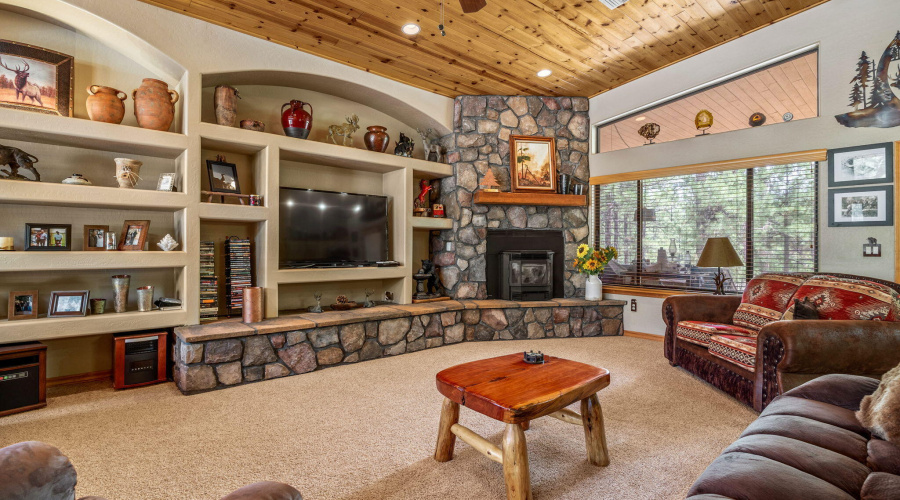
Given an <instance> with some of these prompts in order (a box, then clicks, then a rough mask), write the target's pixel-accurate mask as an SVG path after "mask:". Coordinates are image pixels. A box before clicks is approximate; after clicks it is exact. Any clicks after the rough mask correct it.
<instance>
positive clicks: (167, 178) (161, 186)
mask: <svg viewBox="0 0 900 500" xmlns="http://www.w3.org/2000/svg"><path fill="white" fill-rule="evenodd" d="M176 177H177V174H176V173H175V172H167V173H163V174H159V181H158V182H157V183H156V190H157V191H168V192H172V191H175V179H176Z"/></svg>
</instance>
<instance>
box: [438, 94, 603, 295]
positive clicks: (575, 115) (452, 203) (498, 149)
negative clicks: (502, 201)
mask: <svg viewBox="0 0 900 500" xmlns="http://www.w3.org/2000/svg"><path fill="white" fill-rule="evenodd" d="M589 125H590V122H589V118H588V100H587V99H586V98H583V97H534V96H529V97H525V96H511V97H510V96H462V97H457V98H456V100H455V102H454V125H453V133H452V134H449V135H447V136H445V137H443V138H442V140H441V141H442V145H443V147H444V148H445V149H446V151H447V159H448V162H449V163H450V164H452V165H453V173H454V175H453V176H452V177H448V178H446V179H443V180H442V181H441V182H440V183H439V184H438V185H437V186H436V192H437V194H436V196H435V199H436V200H440V201H439V203H442V204H443V205H444V208H445V210H446V213H447V217H449V218H451V219H453V221H454V223H453V229H450V230H445V231H441V232H440V235H439V236H435V237H433V238H432V241H431V246H432V250H433V252H434V260H435V264H436V265H438V266H439V267H440V268H441V279H442V281H443V283H444V286H445V287H446V289H447V293H448V295H450V296H451V297H453V298H456V299H470V298H478V299H483V298H488V297H493V298H496V297H499V295H498V294H497V293H498V292H496V291H495V290H494V286H493V285H490V284H489V283H492V282H494V278H493V277H492V276H493V274H492V273H493V270H491V271H489V269H488V268H489V264H488V260H489V257H488V253H489V247H490V246H491V245H490V244H489V243H488V234H489V232H491V231H493V230H511V229H518V230H540V231H545V230H547V231H550V230H552V231H554V232H555V233H556V234H557V235H559V240H560V244H559V247H558V248H551V247H549V246H544V247H543V248H508V249H507V250H524V249H528V250H537V249H539V250H552V251H554V252H555V253H554V273H553V274H554V290H553V293H554V296H555V297H576V296H578V295H579V294H581V293H583V290H584V281H585V280H584V276H582V275H579V274H577V273H573V272H572V271H570V270H569V268H568V266H566V265H565V263H566V262H568V261H570V260H571V259H573V258H574V257H575V251H576V248H577V247H578V245H579V244H581V243H587V241H588V234H589V230H588V211H587V207H546V206H518V205H479V204H476V203H474V202H473V195H474V193H475V192H476V191H477V190H478V184H479V182H480V181H481V179H482V177H484V175H485V174H487V172H488V170H490V171H492V172H493V173H494V176H495V177H496V179H497V181H498V183H499V184H500V190H501V191H509V190H510V170H509V164H510V162H509V136H510V135H525V136H541V137H554V138H556V149H557V166H558V173H560V174H569V175H571V176H572V177H573V179H574V180H575V181H576V182H581V183H585V184H586V183H587V182H588V180H589V177H590V171H589V169H588V148H589V144H590V141H589V137H590V132H589V130H590V126H589ZM491 267H493V266H491ZM489 273H490V275H489ZM496 279H499V275H497V278H496Z"/></svg>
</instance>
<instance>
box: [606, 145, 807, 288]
mask: <svg viewBox="0 0 900 500" xmlns="http://www.w3.org/2000/svg"><path fill="white" fill-rule="evenodd" d="M592 206H593V210H592V212H593V213H592V218H593V230H594V231H593V233H594V240H593V241H594V244H595V245H597V246H608V245H612V246H615V247H616V248H618V249H619V258H618V259H617V260H615V261H613V262H611V263H610V265H609V266H608V267H607V269H606V271H605V273H604V275H603V277H602V279H603V282H604V283H605V284H621V285H632V286H645V287H659V288H670V289H685V290H714V289H715V283H714V282H713V279H712V278H713V276H714V274H715V273H716V271H717V270H716V269H715V268H701V267H698V266H697V259H698V258H699V257H700V253H701V252H702V250H703V246H704V245H705V244H706V239H707V238H711V237H722V236H727V237H728V238H729V239H730V240H731V243H732V245H733V246H734V249H735V250H736V251H737V253H738V255H740V256H741V260H743V262H744V264H745V265H744V267H740V268H730V269H726V270H725V271H726V274H727V275H729V276H730V277H731V278H732V281H730V282H728V284H727V285H726V291H732V292H737V291H740V290H743V289H744V286H745V285H746V283H747V281H748V280H749V279H750V278H751V277H753V276H756V275H759V274H762V273H767V272H815V271H817V270H818V163H817V162H803V163H792V164H788V165H776V166H762V167H755V168H746V169H739V170H725V171H712V172H703V173H696V174H688V175H678V176H672V177H661V178H654V179H641V180H634V181H626V182H617V183H613V184H604V185H599V186H594V187H593V191H592ZM638 207H641V209H640V210H639V209H638Z"/></svg>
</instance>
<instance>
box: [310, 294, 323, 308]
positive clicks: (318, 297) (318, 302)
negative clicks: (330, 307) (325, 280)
mask: <svg viewBox="0 0 900 500" xmlns="http://www.w3.org/2000/svg"><path fill="white" fill-rule="evenodd" d="M313 297H315V298H316V305H314V306H310V307H309V309H307V310H308V311H309V312H311V313H320V312H322V292H316V293H314V294H313Z"/></svg>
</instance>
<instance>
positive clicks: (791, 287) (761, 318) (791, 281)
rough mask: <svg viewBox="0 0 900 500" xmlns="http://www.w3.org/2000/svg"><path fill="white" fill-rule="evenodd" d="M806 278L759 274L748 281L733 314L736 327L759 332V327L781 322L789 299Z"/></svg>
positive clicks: (789, 302) (789, 301)
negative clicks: (739, 303)
mask: <svg viewBox="0 0 900 500" xmlns="http://www.w3.org/2000/svg"><path fill="white" fill-rule="evenodd" d="M804 281H806V278H803V277H801V276H791V275H787V274H762V275H760V276H757V277H756V278H753V279H752V280H750V283H747V288H746V289H744V297H743V298H742V299H741V305H740V306H739V307H738V308H737V311H735V313H734V319H733V320H732V322H733V323H734V324H735V325H738V326H743V327H744V328H749V329H751V330H753V331H757V332H758V331H760V330H761V329H762V327H764V326H766V325H768V324H769V323H772V322H773V321H778V320H780V319H782V318H781V317H782V315H783V314H784V311H785V310H786V309H787V308H788V305H790V304H791V303H792V302H791V297H793V296H794V293H795V292H796V291H797V289H799V288H800V286H801V285H803V282H804Z"/></svg>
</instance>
